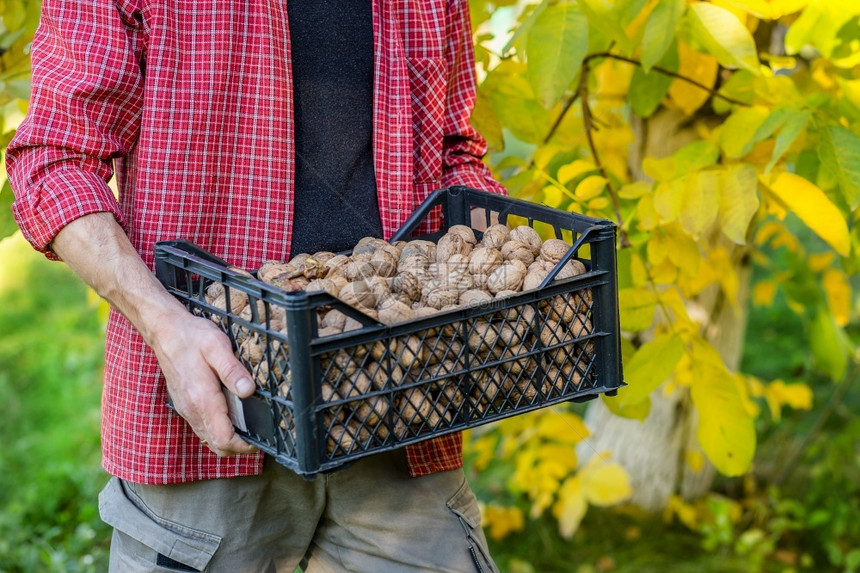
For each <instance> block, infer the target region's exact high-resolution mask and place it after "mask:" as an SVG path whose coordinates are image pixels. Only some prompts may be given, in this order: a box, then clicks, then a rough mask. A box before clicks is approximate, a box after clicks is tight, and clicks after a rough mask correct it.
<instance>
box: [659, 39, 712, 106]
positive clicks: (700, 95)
mask: <svg viewBox="0 0 860 573" xmlns="http://www.w3.org/2000/svg"><path fill="white" fill-rule="evenodd" d="M678 57H679V61H680V66H679V68H678V73H679V74H680V75H682V76H684V77H687V78H690V79H692V80H696V81H697V82H699V83H700V84H703V85H704V86H706V87H708V88H713V87H714V83H715V82H716V81H717V71H718V69H719V67H720V66H719V63H718V62H717V59H716V58H715V57H714V56H712V55H710V54H703V53H701V52H697V51H696V50H694V49H693V48H691V47H690V46H688V45H687V44H685V43H684V42H679V43H678ZM710 95H711V94H710V93H709V92H708V91H706V90H703V89H701V88H698V87H696V86H694V85H691V84H689V83H687V82H685V81H681V80H675V81H674V82H672V85H671V86H670V87H669V98H670V99H671V100H672V102H673V103H674V104H675V105H676V106H678V108H679V109H680V110H681V111H683V112H684V113H685V114H687V115H693V113H695V111H696V110H697V109H699V108H700V107H702V104H704V103H705V102H706V101H708V98H709V97H710Z"/></svg>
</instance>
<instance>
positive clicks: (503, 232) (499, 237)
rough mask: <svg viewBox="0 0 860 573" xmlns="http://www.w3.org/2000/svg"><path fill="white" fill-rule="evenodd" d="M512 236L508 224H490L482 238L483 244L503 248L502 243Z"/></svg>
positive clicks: (491, 247)
mask: <svg viewBox="0 0 860 573" xmlns="http://www.w3.org/2000/svg"><path fill="white" fill-rule="evenodd" d="M510 238H511V229H510V227H508V226H507V225H503V224H501V223H497V224H495V225H490V226H489V227H487V230H486V231H484V236H483V237H482V238H481V246H482V247H485V248H489V249H501V248H502V245H504V244H505V243H507V242H508V240H510Z"/></svg>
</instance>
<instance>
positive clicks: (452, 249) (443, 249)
mask: <svg viewBox="0 0 860 573" xmlns="http://www.w3.org/2000/svg"><path fill="white" fill-rule="evenodd" d="M471 251H472V245H471V244H469V243H467V242H466V241H465V240H464V239H463V237H462V236H460V235H459V234H457V233H448V234H446V235H442V236H441V237H440V238H439V242H438V243H437V244H436V262H438V263H445V262H448V259H449V258H450V257H451V255H456V254H461V255H468V254H469V253H470V252H471Z"/></svg>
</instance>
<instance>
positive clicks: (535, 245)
mask: <svg viewBox="0 0 860 573" xmlns="http://www.w3.org/2000/svg"><path fill="white" fill-rule="evenodd" d="M511 240H513V241H519V242H521V243H524V244H526V245H528V247H529V248H530V249H531V251H532V254H533V255H535V256H537V255H538V253H540V247H541V243H542V242H543V241H541V238H540V235H538V233H537V231H535V230H534V229H532V228H531V227H529V226H528V225H520V226H519V227H517V228H515V229H513V230H511Z"/></svg>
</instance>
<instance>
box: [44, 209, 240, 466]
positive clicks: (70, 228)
mask: <svg viewBox="0 0 860 573" xmlns="http://www.w3.org/2000/svg"><path fill="white" fill-rule="evenodd" d="M51 246H52V248H53V249H54V252H55V253H57V255H58V256H59V257H60V258H61V259H62V260H63V261H65V262H66V264H68V265H69V267H70V268H71V269H72V270H73V271H74V272H75V273H76V274H77V275H78V276H80V277H81V278H82V279H83V280H84V281H85V282H86V283H87V284H89V285H90V286H91V287H93V289H95V291H96V292H97V293H98V294H99V295H101V296H102V297H104V298H105V299H107V301H108V302H110V303H111V305H113V307H114V308H116V309H117V310H118V311H119V312H121V313H122V315H123V316H125V317H126V318H127V319H128V320H129V321H130V322H131V323H132V324H133V325H134V327H135V328H136V329H137V330H138V332H140V334H141V335H142V336H143V339H144V340H145V341H146V343H147V344H148V345H149V346H150V348H152V349H153V351H154V352H155V355H156V357H157V358H158V363H159V365H160V366H161V369H162V371H163V372H164V376H165V378H166V379H167V389H168V392H169V393H170V397H171V398H172V400H173V403H174V407H175V408H176V411H177V412H178V413H179V415H181V416H182V417H183V418H185V419H186V420H187V421H188V423H189V424H190V425H191V429H192V430H194V433H195V434H197V436H199V437H200V439H201V440H202V441H203V443H204V444H206V445H208V446H209V448H210V449H211V450H212V451H213V452H215V453H216V454H218V455H220V456H229V455H233V454H237V453H251V452H254V451H256V449H255V448H254V447H253V446H251V445H250V444H248V443H246V442H245V441H244V440H242V438H241V437H240V436H239V435H238V434H236V432H235V431H234V430H233V424H232V422H231V421H230V417H229V414H228V411H227V399H226V397H225V396H224V393H223V391H222V389H221V384H222V383H223V384H224V385H225V386H226V387H227V388H228V389H230V390H231V391H232V392H234V393H235V394H237V395H239V396H240V397H246V396H249V395H251V394H252V393H253V392H254V383H253V381H252V380H251V378H250V376H249V374H248V372H247V370H245V367H244V366H242V363H241V362H239V360H238V359H236V357H235V356H234V355H233V350H232V348H231V346H230V341H229V339H228V338H227V336H226V335H225V334H224V333H223V332H221V331H220V330H219V329H218V327H217V326H215V325H214V324H213V323H211V322H209V321H208V320H206V319H204V318H199V317H195V316H193V315H192V314H191V313H189V312H188V311H187V310H186V309H185V307H184V306H182V304H181V303H180V302H179V301H178V300H176V299H175V298H174V297H173V296H171V295H170V294H169V293H168V292H167V291H166V290H165V288H164V287H163V286H162V284H161V283H160V282H158V279H156V278H155V276H154V275H153V273H152V272H151V271H150V270H149V268H147V266H146V265H145V264H144V263H143V261H142V260H141V258H140V256H139V255H138V254H137V251H135V250H134V247H133V246H132V244H131V242H130V241H129V240H128V237H126V235H125V233H124V232H123V230H122V228H121V227H120V226H119V224H118V223H117V222H116V220H115V219H114V217H113V215H111V214H110V213H93V214H90V215H86V216H84V217H81V218H79V219H76V220H74V221H72V222H71V223H70V224H68V225H67V226H66V227H64V228H63V230H61V231H60V232H59V233H58V234H57V236H56V238H55V239H54V241H53V243H52V244H51Z"/></svg>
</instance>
